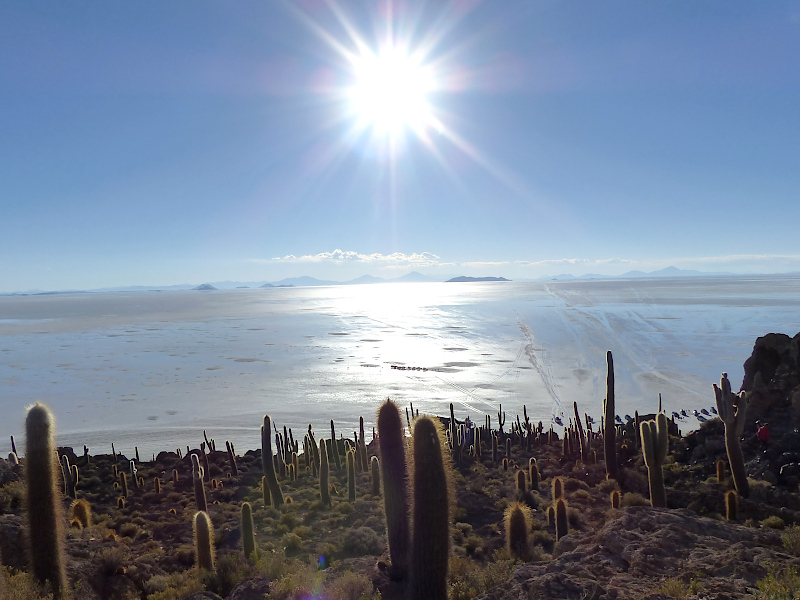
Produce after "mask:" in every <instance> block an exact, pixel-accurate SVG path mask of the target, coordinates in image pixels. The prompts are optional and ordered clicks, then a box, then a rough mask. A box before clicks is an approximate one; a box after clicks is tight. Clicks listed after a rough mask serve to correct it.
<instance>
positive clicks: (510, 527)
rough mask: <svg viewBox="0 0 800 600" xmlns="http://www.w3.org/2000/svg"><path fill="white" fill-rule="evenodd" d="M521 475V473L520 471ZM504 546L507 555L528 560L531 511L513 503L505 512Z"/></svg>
mask: <svg viewBox="0 0 800 600" xmlns="http://www.w3.org/2000/svg"><path fill="white" fill-rule="evenodd" d="M520 473H522V474H523V475H524V474H525V473H524V472H523V471H520ZM504 521H505V526H506V544H507V548H508V552H509V554H511V556H513V557H514V558H518V559H519V560H523V561H527V560H530V554H531V553H530V547H529V545H528V531H530V528H531V509H530V508H528V507H527V506H525V505H524V504H522V503H519V502H515V503H513V504H511V505H510V506H509V507H508V508H506V511H505V518H504Z"/></svg>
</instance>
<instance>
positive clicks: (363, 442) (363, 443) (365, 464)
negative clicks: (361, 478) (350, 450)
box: [357, 417, 369, 471]
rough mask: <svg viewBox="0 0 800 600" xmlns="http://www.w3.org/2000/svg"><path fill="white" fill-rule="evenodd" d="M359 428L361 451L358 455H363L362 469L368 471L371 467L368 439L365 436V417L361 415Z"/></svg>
mask: <svg viewBox="0 0 800 600" xmlns="http://www.w3.org/2000/svg"><path fill="white" fill-rule="evenodd" d="M358 430H359V438H358V449H359V452H358V454H357V456H360V457H361V469H360V470H361V471H366V470H367V469H369V458H368V457H367V439H366V437H365V436H364V417H359V419H358Z"/></svg>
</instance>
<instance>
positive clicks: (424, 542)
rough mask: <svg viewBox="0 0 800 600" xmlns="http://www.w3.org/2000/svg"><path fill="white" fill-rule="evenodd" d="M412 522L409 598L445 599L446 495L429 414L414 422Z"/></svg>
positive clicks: (435, 431)
mask: <svg viewBox="0 0 800 600" xmlns="http://www.w3.org/2000/svg"><path fill="white" fill-rule="evenodd" d="M413 443H414V493H413V498H414V521H413V533H412V537H411V539H412V545H411V582H410V598H411V600H447V569H448V560H449V557H448V552H449V544H450V516H449V509H450V507H449V495H448V488H447V474H446V472H445V464H444V458H443V456H442V447H441V443H440V441H439V430H438V429H437V427H436V424H435V423H434V422H433V420H432V419H430V418H429V417H420V418H418V419H417V420H416V422H415V423H414V437H413Z"/></svg>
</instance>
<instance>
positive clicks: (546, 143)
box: [0, 0, 800, 292]
mask: <svg viewBox="0 0 800 600" xmlns="http://www.w3.org/2000/svg"><path fill="white" fill-rule="evenodd" d="M387 31H391V32H392V35H393V39H394V41H395V44H396V45H397V46H405V47H407V48H409V49H410V50H409V52H410V53H414V52H416V53H417V54H416V55H415V56H417V58H418V62H420V63H421V64H422V66H423V67H424V68H426V69H428V71H427V72H428V73H429V74H430V81H431V90H430V91H429V93H428V95H427V96H426V97H425V100H426V102H427V104H428V106H429V107H430V114H429V115H428V116H429V117H430V118H431V119H433V120H435V123H437V125H436V126H429V127H425V128H423V130H422V135H421V136H420V135H418V134H417V133H416V132H415V131H413V130H412V129H411V128H409V127H399V128H398V129H397V130H396V131H395V133H394V137H393V138H392V139H393V140H394V146H393V148H394V150H390V149H389V147H390V141H389V138H388V136H387V135H386V134H385V133H384V132H383V131H382V130H380V128H378V127H374V126H372V125H370V124H369V123H367V124H365V123H364V122H363V121H364V119H363V115H361V114H354V112H353V110H354V109H353V105H352V103H351V102H350V101H349V100H348V99H347V90H349V89H351V88H352V86H353V85H354V83H355V82H356V81H357V79H356V75H355V71H354V67H353V63H352V62H351V61H350V60H348V57H351V58H352V57H353V56H358V55H359V53H360V52H363V48H364V47H366V48H368V49H370V50H371V51H372V52H378V51H379V50H378V49H379V48H381V47H385V45H386V43H387V41H386V40H387V35H386V33H387ZM356 40H360V42H361V43H362V50H361V51H360V50H359V44H358V43H357V41H356ZM798 64H800V5H798V4H797V3H796V2H768V3H761V2H731V1H724V2H723V1H708V2H694V1H674V2H661V3H655V2H647V3H644V2H614V1H612V2H603V3H595V2H561V1H558V2H554V1H543V2H533V1H530V0H522V1H515V0H503V1H502V2H499V1H496V2H476V1H474V0H469V1H468V0H460V1H457V2H450V3H444V2H427V3H425V2H413V1H407V2H394V3H386V2H347V3H344V2H340V3H334V2H323V1H317V0H302V1H300V0H298V1H297V2H294V3H288V2H286V3H281V2H263V1H258V2H255V1H252V2H248V1H238V2H236V3H222V2H205V1H200V2H196V1H192V2H188V1H183V2H169V3H164V2H147V1H142V2H136V3H93V2H70V3H64V2H36V1H31V2H24V3H22V2H0V164H2V168H0V208H1V209H2V211H1V212H0V291H4V292H8V291H15V290H26V289H48V290H49V289H67V288H92V287H103V286H116V285H134V284H148V285H150V284H160V285H167V284H174V283H185V282H189V283H192V282H196V283H200V282H203V281H217V280H227V279H230V280H242V281H256V280H266V281H274V280H279V279H281V278H283V277H287V276H297V275H304V274H305V275H312V276H316V277H320V278H327V279H340V280H343V279H349V278H353V277H357V276H359V275H363V274H365V273H369V274H372V275H376V276H384V277H391V276H398V275H402V274H404V273H406V272H408V271H411V270H417V271H421V272H425V273H431V274H436V273H458V274H468V275H503V276H506V277H510V278H526V277H540V276H544V275H551V274H557V273H564V272H572V273H574V274H576V275H578V274H582V273H605V274H618V273H622V272H625V271H628V270H631V269H640V270H653V269H658V268H662V267H666V266H668V265H675V266H678V267H681V268H691V269H700V270H704V271H733V272H785V271H800V244H798V242H797V234H796V232H797V224H798V222H800V142H799V141H798V140H800V110H798V107H800V68H799V67H798ZM433 120H432V121H429V123H432V122H434V121H433Z"/></svg>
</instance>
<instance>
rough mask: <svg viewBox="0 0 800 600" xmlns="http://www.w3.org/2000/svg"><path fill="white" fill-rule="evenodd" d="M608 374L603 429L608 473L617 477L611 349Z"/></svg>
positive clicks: (608, 358) (613, 477) (614, 477)
mask: <svg viewBox="0 0 800 600" xmlns="http://www.w3.org/2000/svg"><path fill="white" fill-rule="evenodd" d="M606 361H607V362H608V374H607V376H606V401H605V428H604V429H603V451H604V453H605V457H606V474H607V476H608V477H610V478H611V479H617V429H616V427H615V425H614V421H615V415H616V410H615V408H614V357H613V356H612V355H611V350H609V351H608V352H607V353H606Z"/></svg>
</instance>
